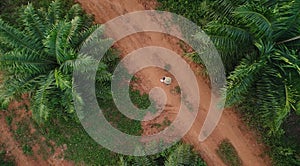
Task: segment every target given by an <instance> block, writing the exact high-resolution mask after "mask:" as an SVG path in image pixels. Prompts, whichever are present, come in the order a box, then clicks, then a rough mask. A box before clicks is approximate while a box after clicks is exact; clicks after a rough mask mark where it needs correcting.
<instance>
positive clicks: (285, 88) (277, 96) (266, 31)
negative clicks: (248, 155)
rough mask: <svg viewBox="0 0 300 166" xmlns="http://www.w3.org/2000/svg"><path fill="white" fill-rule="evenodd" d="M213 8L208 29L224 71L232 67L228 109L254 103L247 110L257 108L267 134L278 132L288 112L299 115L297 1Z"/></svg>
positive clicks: (230, 0) (240, 0)
mask: <svg viewBox="0 0 300 166" xmlns="http://www.w3.org/2000/svg"><path fill="white" fill-rule="evenodd" d="M216 4H218V5H219V8H220V10H217V12H215V13H213V14H212V15H211V16H212V17H213V18H214V21H212V22H210V23H209V24H208V25H207V27H206V31H207V32H208V33H209V35H210V36H211V39H212V40H213V42H214V43H215V44H216V47H217V48H218V49H219V51H220V52H221V55H222V57H223V60H224V63H225V65H226V66H227V69H228V68H229V69H234V70H233V71H232V73H231V74H230V75H229V77H228V85H227V96H226V99H227V101H226V104H227V106H233V105H238V104H241V103H245V101H247V100H252V101H254V102H252V104H253V105H251V106H249V107H254V108H253V109H252V110H257V111H255V112H256V113H258V114H260V117H261V122H262V123H263V126H264V127H265V128H267V129H268V131H269V133H270V134H276V133H277V134H278V133H282V132H281V131H282V130H281V128H280V126H281V124H282V123H283V121H284V120H285V118H286V117H287V116H288V114H289V113H290V111H296V112H298V113H300V107H299V106H300V98H299V95H300V86H299V82H300V77H299V76H300V55H299V51H300V50H299V45H300V37H299V36H300V12H299V11H300V0H294V1H289V2H287V1H276V2H275V1H270V0H263V1H256V0H250V1H245V0H219V1H217V2H216ZM221 16H223V17H221ZM228 66H229V67H228ZM235 66H236V67H235ZM234 67H235V68H234ZM250 94H251V95H250Z"/></svg>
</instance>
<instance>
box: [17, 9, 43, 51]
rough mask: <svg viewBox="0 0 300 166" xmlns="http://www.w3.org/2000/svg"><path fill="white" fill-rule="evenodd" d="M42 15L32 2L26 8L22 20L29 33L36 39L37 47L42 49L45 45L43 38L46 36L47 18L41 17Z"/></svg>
mask: <svg viewBox="0 0 300 166" xmlns="http://www.w3.org/2000/svg"><path fill="white" fill-rule="evenodd" d="M40 16H41V15H39V14H38V11H36V10H35V9H34V8H33V6H32V4H29V5H27V7H26V8H25V10H24V14H23V15H22V20H23V23H24V25H25V29H26V31H27V32H28V34H29V35H30V36H31V37H32V39H34V40H35V43H36V45H35V47H38V48H37V49H41V48H42V46H43V43H42V40H43V39H44V37H45V33H46V27H45V23H44V20H45V18H41V17H40Z"/></svg>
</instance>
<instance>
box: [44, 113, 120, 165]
mask: <svg viewBox="0 0 300 166" xmlns="http://www.w3.org/2000/svg"><path fill="white" fill-rule="evenodd" d="M40 130H41V132H42V134H43V135H45V136H46V138H47V139H48V140H53V141H54V142H55V143H56V144H57V145H58V146H62V145H66V146H67V150H65V153H64V154H65V158H66V159H67V160H71V161H74V162H75V163H77V164H86V165H99V164H101V165H116V163H117V160H118V155H117V154H114V153H112V152H110V151H109V150H107V149H105V148H103V147H101V146H100V145H99V144H98V143H97V142H95V141H94V140H93V139H92V138H91V137H89V135H88V134H87V133H86V132H85V130H84V128H83V127H82V126H81V124H80V123H78V122H75V121H73V120H65V119H63V118H60V119H57V120H53V121H52V122H49V123H47V124H46V125H45V126H44V127H43V128H41V129H40Z"/></svg>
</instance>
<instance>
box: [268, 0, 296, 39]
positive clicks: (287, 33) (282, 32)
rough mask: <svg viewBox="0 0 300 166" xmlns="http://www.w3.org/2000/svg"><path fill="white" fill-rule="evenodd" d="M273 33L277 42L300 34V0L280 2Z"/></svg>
mask: <svg viewBox="0 0 300 166" xmlns="http://www.w3.org/2000/svg"><path fill="white" fill-rule="evenodd" d="M273 35H274V36H273V37H274V39H275V41H277V42H280V41H284V40H288V39H290V38H293V37H296V36H299V35H300V0H295V1H290V2H283V3H280V7H279V11H278V16H277V19H276V21H275V22H274V34H273Z"/></svg>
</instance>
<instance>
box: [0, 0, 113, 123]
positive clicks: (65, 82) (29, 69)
mask: <svg viewBox="0 0 300 166" xmlns="http://www.w3.org/2000/svg"><path fill="white" fill-rule="evenodd" d="M21 18H22V21H23V25H24V26H23V27H20V28H15V27H13V26H10V25H8V24H7V23H5V22H4V21H2V20H1V19H0V43H1V44H3V45H5V46H7V47H5V49H2V50H1V55H0V70H1V71H2V72H3V80H2V84H1V93H0V95H1V104H2V105H3V106H7V105H8V103H9V102H10V101H11V100H12V99H16V98H17V97H19V96H21V95H22V94H24V93H27V94H29V95H30V96H31V109H32V112H33V118H34V119H35V120H36V121H37V122H43V121H44V120H47V119H48V118H49V116H50V115H51V114H55V113H60V112H61V113H72V112H73V111H74V108H73V101H74V99H73V94H74V90H73V88H72V72H73V69H74V68H76V67H80V66H81V65H84V64H86V65H87V64H88V63H89V62H91V58H90V57H88V56H80V58H79V56H78V51H79V49H80V47H81V46H82V45H83V44H84V41H85V40H86V39H87V38H88V37H89V36H90V35H91V34H92V33H93V32H94V30H95V29H97V28H98V26H93V25H92V18H91V17H90V16H88V15H86V14H84V12H83V10H82V9H81V7H80V6H79V5H78V4H75V5H73V6H72V7H71V8H70V9H67V10H66V9H65V7H64V3H62V2H61V1H59V0H56V1H53V2H52V3H51V4H50V5H49V8H48V9H47V10H45V9H38V10H37V9H35V8H34V7H33V6H32V5H31V4H29V5H28V6H27V7H26V8H25V10H24V12H23V14H22V16H21ZM100 66H101V65H100ZM101 70H103V72H101V73H102V74H103V75H101V77H103V78H101V79H102V80H103V79H104V78H105V79H109V78H110V74H109V73H108V72H105V70H106V68H105V67H103V66H102V68H101ZM75 96H77V95H75ZM75 98H76V97H75ZM77 98H78V99H79V96H77Z"/></svg>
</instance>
